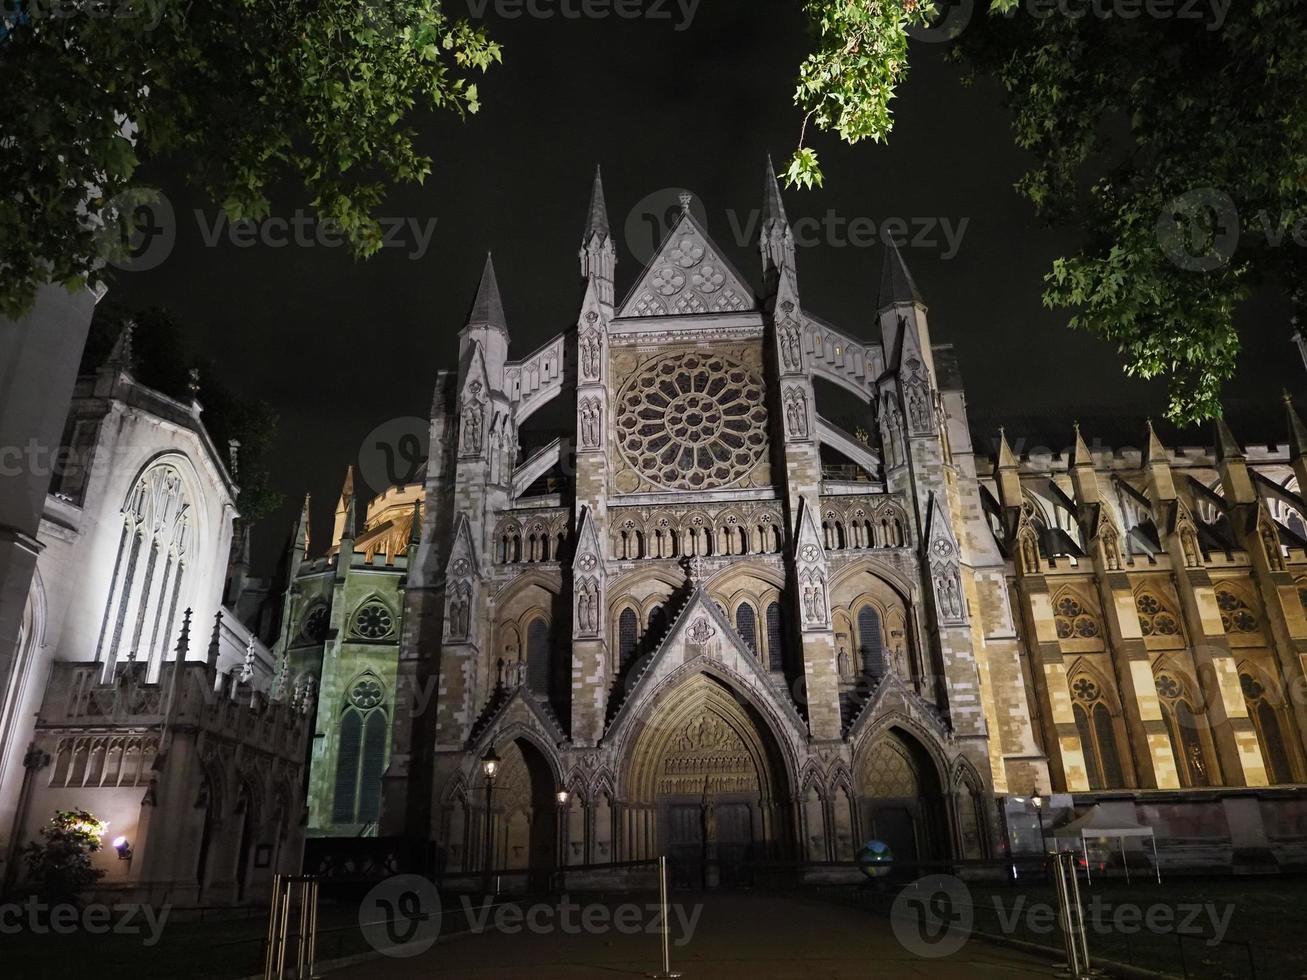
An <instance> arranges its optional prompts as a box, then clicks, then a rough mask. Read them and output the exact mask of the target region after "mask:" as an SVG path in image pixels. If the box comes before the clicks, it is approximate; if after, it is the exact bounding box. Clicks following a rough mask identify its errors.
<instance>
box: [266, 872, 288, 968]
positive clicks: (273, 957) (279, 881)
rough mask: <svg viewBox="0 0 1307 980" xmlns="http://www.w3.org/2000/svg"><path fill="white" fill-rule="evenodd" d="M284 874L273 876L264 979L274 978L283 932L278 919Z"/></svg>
mask: <svg viewBox="0 0 1307 980" xmlns="http://www.w3.org/2000/svg"><path fill="white" fill-rule="evenodd" d="M284 878H285V876H284V875H279V874H278V875H273V876H272V905H271V907H270V908H269V910H268V942H267V946H266V948H265V950H264V955H263V980H273V973H272V969H273V964H275V963H276V962H277V941H278V939H279V938H280V937H281V932H280V930H279V929H278V928H277V920H278V919H279V918H280V915H281V892H282V887H283V884H284Z"/></svg>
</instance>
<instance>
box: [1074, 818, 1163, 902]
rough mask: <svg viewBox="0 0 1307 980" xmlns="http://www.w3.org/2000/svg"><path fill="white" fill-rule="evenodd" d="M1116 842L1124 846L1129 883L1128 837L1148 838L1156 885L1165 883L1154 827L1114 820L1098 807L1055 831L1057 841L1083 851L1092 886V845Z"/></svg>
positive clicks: (1118, 819)
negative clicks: (1076, 845)
mask: <svg viewBox="0 0 1307 980" xmlns="http://www.w3.org/2000/svg"><path fill="white" fill-rule="evenodd" d="M1113 837H1114V838H1116V839H1117V840H1118V841H1120V843H1121V863H1122V865H1123V866H1124V867H1125V880H1126V882H1127V883H1128V882H1129V881H1130V865H1129V863H1128V862H1127V861H1126V858H1125V841H1126V838H1127V837H1147V838H1148V839H1149V840H1150V841H1151V842H1152V845H1153V870H1154V871H1156V873H1157V883H1158V884H1159V885H1160V884H1161V883H1162V867H1161V865H1160V864H1159V863H1158V860H1157V838H1156V837H1155V836H1154V834H1153V828H1152V827H1145V826H1143V825H1142V824H1137V823H1135V822H1134V821H1133V820H1126V819H1122V818H1120V817H1114V816H1112V815H1110V814H1109V813H1108V812H1107V811H1106V810H1104V809H1103V806H1102V804H1100V803H1095V804H1094V805H1093V806H1092V807H1090V808H1089V812H1088V813H1086V814H1084V816H1080V817H1077V818H1076V819H1075V820H1072V821H1071V822H1070V823H1069V824H1066V825H1065V826H1062V827H1058V828H1057V829H1056V830H1054V831H1053V839H1054V840H1067V839H1070V840H1073V841H1074V840H1077V839H1078V840H1079V841H1080V849H1081V850H1082V851H1083V852H1084V855H1085V877H1086V878H1087V879H1088V880H1089V881H1090V882H1091V883H1092V882H1093V880H1094V879H1093V875H1092V874H1091V873H1090V870H1089V841H1090V840H1100V839H1103V838H1113Z"/></svg>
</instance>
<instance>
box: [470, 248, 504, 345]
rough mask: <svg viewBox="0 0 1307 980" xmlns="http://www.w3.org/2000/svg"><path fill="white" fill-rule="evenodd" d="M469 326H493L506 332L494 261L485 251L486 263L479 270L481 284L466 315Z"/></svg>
mask: <svg viewBox="0 0 1307 980" xmlns="http://www.w3.org/2000/svg"><path fill="white" fill-rule="evenodd" d="M467 325H468V326H469V327H493V328H494V329H496V330H502V331H503V332H504V333H508V319H507V318H506V317H505V316H504V303H503V300H501V299H500V298H499V282H498V280H496V279H495V263H494V261H493V260H492V259H491V257H490V253H489V252H487V253H486V264H485V266H484V267H483V268H482V270H481V284H480V285H479V286H478V287H477V296H476V299H475V300H473V301H472V310H471V312H470V313H468V315H467Z"/></svg>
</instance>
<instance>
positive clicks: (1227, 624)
mask: <svg viewBox="0 0 1307 980" xmlns="http://www.w3.org/2000/svg"><path fill="white" fill-rule="evenodd" d="M1216 605H1217V607H1218V608H1220V610H1221V625H1222V626H1223V627H1224V628H1225V631H1226V632H1227V633H1255V632H1257V629H1258V627H1259V626H1260V623H1259V622H1258V620H1257V614H1256V613H1255V612H1253V611H1252V608H1251V607H1250V606H1249V605H1248V603H1246V602H1245V601H1244V600H1243V597H1242V596H1241V595H1239V593H1238V592H1236V591H1235V590H1234V589H1232V588H1230V587H1229V586H1228V585H1218V586H1217V587H1216Z"/></svg>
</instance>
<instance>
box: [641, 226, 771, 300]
mask: <svg viewBox="0 0 1307 980" xmlns="http://www.w3.org/2000/svg"><path fill="white" fill-rule="evenodd" d="M756 309H757V303H756V301H755V300H754V295H753V290H752V289H751V288H749V286H748V285H746V283H745V280H744V277H742V276H741V275H740V274H739V273H738V272H736V271H735V268H734V267H733V266H732V265H731V263H730V262H729V261H728V260H727V259H726V257H725V256H724V255H723V254H722V251H721V249H719V248H718V247H717V246H716V245H715V244H713V242H712V240H711V239H710V238H709V237H708V233H707V232H706V231H704V229H703V228H702V226H700V224H699V222H698V221H697V220H696V219H695V217H694V215H693V214H691V213H690V211H689V210H686V211H685V212H684V213H682V215H681V218H680V220H679V221H678V222H677V223H676V227H675V228H673V229H672V232H671V234H670V235H668V236H667V238H666V239H664V240H663V243H662V245H661V246H659V249H658V254H657V255H656V256H655V258H654V259H653V261H651V262H650V263H649V264H648V265H647V266H645V269H644V272H642V273H641V275H640V280H639V282H637V283H636V285H635V288H634V289H632V290H631V292H630V293H628V294H627V297H626V299H625V301H623V303H622V310H621V312H620V313H619V314H618V316H624V317H627V316H632V317H639V316H684V315H689V314H696V313H740V312H743V311H745V310H756Z"/></svg>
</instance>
